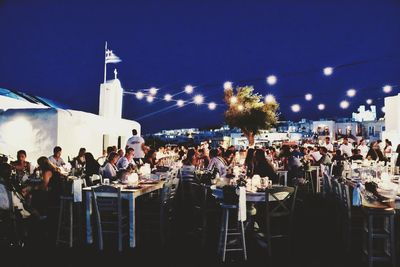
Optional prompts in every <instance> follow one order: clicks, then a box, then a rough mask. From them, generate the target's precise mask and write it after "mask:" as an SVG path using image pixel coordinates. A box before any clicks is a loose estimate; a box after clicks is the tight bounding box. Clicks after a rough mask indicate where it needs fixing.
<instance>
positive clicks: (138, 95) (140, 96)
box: [136, 91, 144, 100]
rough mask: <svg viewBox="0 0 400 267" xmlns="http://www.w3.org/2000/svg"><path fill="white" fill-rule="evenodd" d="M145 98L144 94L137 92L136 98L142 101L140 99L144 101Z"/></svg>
mask: <svg viewBox="0 0 400 267" xmlns="http://www.w3.org/2000/svg"><path fill="white" fill-rule="evenodd" d="M143 97H144V94H143V93H142V92H140V91H139V92H136V98H137V99H139V100H140V99H143Z"/></svg>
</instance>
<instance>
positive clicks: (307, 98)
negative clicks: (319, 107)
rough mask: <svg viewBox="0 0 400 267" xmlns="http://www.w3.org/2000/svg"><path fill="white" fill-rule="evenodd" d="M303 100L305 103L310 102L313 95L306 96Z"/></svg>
mask: <svg viewBox="0 0 400 267" xmlns="http://www.w3.org/2000/svg"><path fill="white" fill-rule="evenodd" d="M304 98H305V99H306V100H307V101H311V100H312V98H313V95H312V94H306V95H305V97H304Z"/></svg>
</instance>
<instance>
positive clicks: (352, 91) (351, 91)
mask: <svg viewBox="0 0 400 267" xmlns="http://www.w3.org/2000/svg"><path fill="white" fill-rule="evenodd" d="M356 93H357V91H356V89H353V88H352V89H349V90H347V92H346V94H347V96H348V97H354V96H355V95H356Z"/></svg>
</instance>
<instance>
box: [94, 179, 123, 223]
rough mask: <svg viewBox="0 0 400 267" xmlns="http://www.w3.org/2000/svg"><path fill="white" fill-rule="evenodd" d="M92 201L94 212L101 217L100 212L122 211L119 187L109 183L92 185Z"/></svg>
mask: <svg viewBox="0 0 400 267" xmlns="http://www.w3.org/2000/svg"><path fill="white" fill-rule="evenodd" d="M92 194H93V201H94V206H95V209H96V214H97V215H98V216H99V219H101V217H100V214H101V213H102V212H118V213H119V214H120V213H121V212H122V199H121V188H120V187H113V186H111V185H100V186H96V187H92Z"/></svg>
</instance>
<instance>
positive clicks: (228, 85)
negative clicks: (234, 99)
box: [224, 81, 233, 90]
mask: <svg viewBox="0 0 400 267" xmlns="http://www.w3.org/2000/svg"><path fill="white" fill-rule="evenodd" d="M232 88H233V85H232V82H230V81H226V82H224V90H230V89H232Z"/></svg>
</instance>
